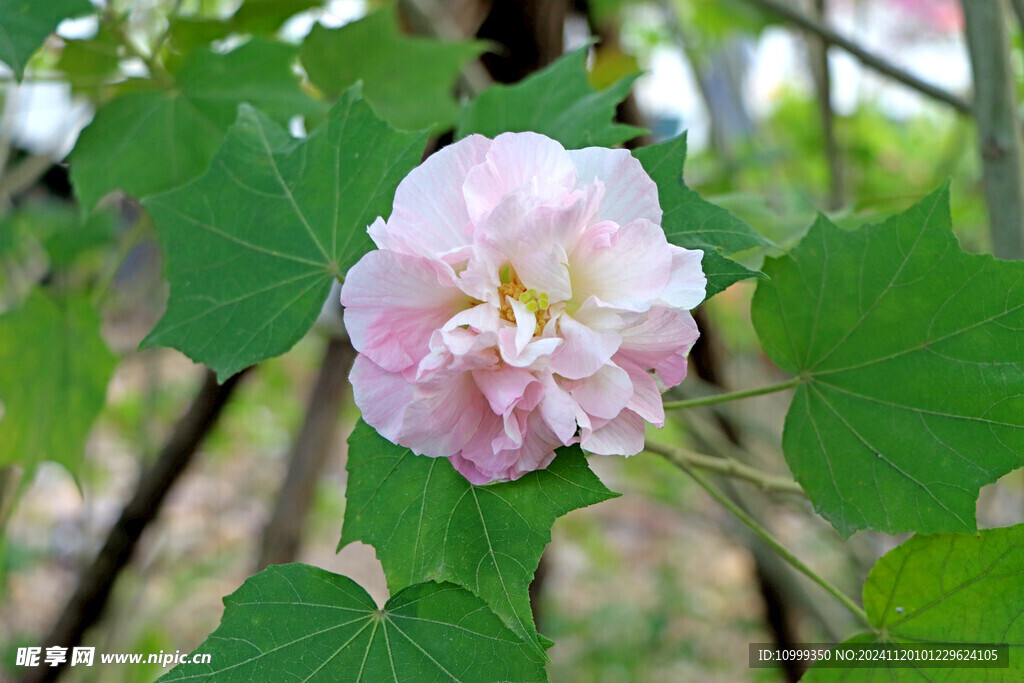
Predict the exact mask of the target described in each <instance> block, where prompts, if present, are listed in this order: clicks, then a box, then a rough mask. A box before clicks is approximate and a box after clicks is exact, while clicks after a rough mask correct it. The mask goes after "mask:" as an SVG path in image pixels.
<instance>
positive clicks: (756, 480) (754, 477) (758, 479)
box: [644, 441, 807, 496]
mask: <svg viewBox="0 0 1024 683" xmlns="http://www.w3.org/2000/svg"><path fill="white" fill-rule="evenodd" d="M644 450H646V451H650V452H651V453H654V454H656V455H660V456H661V457H663V458H665V459H666V460H668V461H669V462H670V463H672V464H674V465H677V466H679V463H686V464H687V465H689V466H691V467H697V468H700V469H702V470H709V471H711V472H715V473H717V474H724V475H726V476H729V477H734V478H736V479H743V480H744V481H748V482H750V483H752V484H756V485H757V486H758V487H759V488H761V489H762V490H764V491H776V492H778V493H790V494H793V495H797V496H806V495H807V494H806V493H805V492H804V490H803V488H801V486H800V484H798V483H796V482H795V481H793V480H792V479H787V478H786V477H777V476H774V475H772V474H768V473H767V472H762V471H761V470H759V469H757V468H756V467H751V466H750V465H747V464H744V463H742V462H740V461H739V460H735V459H733V458H728V457H717V456H713V455H704V454H703V453H696V452H694V451H690V450H686V449H685V448H676V447H674V446H668V445H666V444H660V443H652V442H650V441H648V442H647V443H645V444H644Z"/></svg>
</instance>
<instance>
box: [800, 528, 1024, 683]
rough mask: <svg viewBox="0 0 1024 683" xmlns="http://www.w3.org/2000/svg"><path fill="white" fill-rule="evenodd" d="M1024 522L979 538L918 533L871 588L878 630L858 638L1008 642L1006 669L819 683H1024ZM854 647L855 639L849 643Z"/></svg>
mask: <svg viewBox="0 0 1024 683" xmlns="http://www.w3.org/2000/svg"><path fill="white" fill-rule="evenodd" d="M1022 576H1024V525H1019V524H1018V525H1017V526H1013V527H1008V528H1004V529H988V530H983V531H980V532H978V533H977V534H976V535H975V534H970V535H968V534H941V535H936V536H915V537H913V538H911V539H910V540H909V541H907V542H905V543H903V544H902V545H900V546H899V547H898V548H896V549H895V550H892V551H890V552H889V553H888V554H886V555H885V556H884V557H883V558H882V559H880V560H879V561H878V563H877V564H876V565H875V566H874V568H873V569H872V570H871V573H870V574H869V575H868V580H867V583H866V584H865V585H864V609H865V610H866V611H867V613H868V618H869V619H870V621H871V625H872V626H873V627H874V628H875V632H873V633H866V634H860V635H858V636H855V637H854V639H851V641H854V640H855V641H856V642H861V643H865V642H896V643H919V642H932V643H958V644H971V643H986V644H990V643H1007V644H1009V646H1010V658H1009V660H1010V667H1009V668H1008V669H1007V668H998V669H984V670H981V669H969V668H964V669H936V668H924V669H920V670H918V669H913V668H910V669H904V668H889V667H888V666H885V665H884V664H882V665H880V666H878V667H877V668H872V669H827V668H817V667H815V668H813V669H812V670H811V672H809V673H808V675H807V676H806V677H805V678H804V679H803V680H805V681H807V682H808V683H810V682H811V681H832V680H843V681H873V680H877V681H921V680H935V681H980V680H984V681H1020V680H1022V679H1024V620H1022V619H1021V618H1020V615H1021V605H1024V581H1022V580H1021V577H1022ZM848 642H850V641H848Z"/></svg>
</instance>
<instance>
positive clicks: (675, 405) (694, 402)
mask: <svg viewBox="0 0 1024 683" xmlns="http://www.w3.org/2000/svg"><path fill="white" fill-rule="evenodd" d="M803 381H804V380H803V378H801V377H794V378H792V379H788V380H786V381H785V382H779V383H778V384H772V385H770V386H767V387H759V388H757V389H744V390H743V391H730V392H728V393H725V394H714V395H712V396H701V397H699V398H688V399H685V400H682V401H666V402H665V405H664V407H665V410H679V409H681V408H696V407H698V406H712V405H715V404H716V403H725V402H727V401H738V400H739V399H741V398H750V397H752V396H763V395H764V394H774V393H775V392H777V391H785V390H786V389H792V388H793V387H795V386H797V385H799V384H800V383H801V382H803Z"/></svg>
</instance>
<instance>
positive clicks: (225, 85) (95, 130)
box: [69, 38, 320, 209]
mask: <svg viewBox="0 0 1024 683" xmlns="http://www.w3.org/2000/svg"><path fill="white" fill-rule="evenodd" d="M294 59H295V48H294V47H293V46H291V45H285V44H284V43H276V42H271V41H268V40H264V39H262V38H254V39H252V40H250V41H249V42H248V43H246V44H245V45H243V46H242V47H239V48H238V49H236V50H233V51H231V52H228V53H226V54H221V53H218V52H212V51H210V50H209V49H206V50H197V51H195V52H192V53H190V54H189V55H188V57H187V58H186V59H185V61H184V63H183V64H182V66H181V68H180V69H179V70H178V71H177V72H175V74H174V82H173V83H172V84H170V85H169V86H168V87H167V89H163V90H158V89H148V90H137V91H132V92H128V93H125V94H123V95H121V96H120V97H117V98H115V99H113V100H111V101H110V102H108V103H107V104H105V105H104V106H102V107H100V108H99V110H97V112H96V116H95V118H94V119H93V121H92V123H90V124H89V125H88V126H87V127H86V128H85V129H84V130H83V131H82V134H81V136H80V137H79V139H78V143H77V144H76V145H75V149H74V150H72V152H71V156H70V158H69V160H70V162H71V182H72V184H73V185H74V187H75V193H76V195H77V196H78V198H79V200H80V201H81V203H82V205H83V206H84V207H85V208H86V209H91V208H92V207H93V206H95V204H96V202H98V201H99V200H100V199H101V198H102V197H103V196H104V195H106V194H107V193H108V192H111V191H113V190H116V189H121V190H124V191H125V192H127V193H128V194H130V195H132V196H135V197H138V198H142V197H148V196H151V195H153V194H156V193H158V192H163V191H165V190H169V189H171V188H173V187H177V186H179V185H182V184H183V183H185V182H188V181H189V180H192V179H194V178H195V177H197V176H199V175H200V174H202V173H203V172H204V171H205V170H206V169H207V167H208V166H209V164H210V159H212V158H213V155H214V153H215V152H216V151H217V148H218V147H220V145H221V142H222V141H223V140H224V135H225V133H226V132H227V129H228V128H229V127H230V126H231V124H232V123H234V121H235V118H236V116H237V115H238V105H239V104H240V103H242V102H247V103H249V104H252V105H253V106H255V107H257V108H259V109H260V110H261V111H263V112H264V113H266V114H267V115H269V116H270V117H271V118H273V119H274V120H275V121H278V122H282V123H283V122H287V121H288V120H289V119H290V118H291V117H292V116H295V115H299V114H311V113H315V112H317V111H319V110H320V106H319V105H318V103H316V102H315V101H313V100H312V99H311V98H310V97H309V95H307V94H306V93H305V92H304V91H303V90H302V88H301V86H300V85H299V82H298V79H297V78H296V76H295V75H294V74H293V73H292V62H293V61H294ZM151 87H155V85H152V84H151Z"/></svg>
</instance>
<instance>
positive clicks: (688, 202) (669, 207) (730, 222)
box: [633, 134, 771, 298]
mask: <svg viewBox="0 0 1024 683" xmlns="http://www.w3.org/2000/svg"><path fill="white" fill-rule="evenodd" d="M633 156H634V157H636V159H637V160H638V161H639V162H640V164H641V165H642V166H643V167H644V170H645V171H647V175H649V176H651V178H652V179H653V180H654V182H655V183H657V184H658V201H659V202H660V203H661V209H662V211H663V212H664V214H663V216H662V219H661V224H662V227H663V228H664V229H665V236H666V237H667V238H668V241H669V242H671V243H672V244H675V245H677V246H680V247H684V248H686V249H703V250H704V260H703V261H702V262H701V266H702V267H703V268H704V274H705V275H707V278H708V287H707V296H708V298H710V297H712V296H714V295H715V294H717V293H718V292H720V291H722V290H724V289H725V288H727V287H728V286H729V285H731V284H733V283H734V282H738V281H740V280H745V279H747V278H751V277H758V276H760V277H763V275H762V274H761V273H760V272H758V271H754V270H750V269H748V268H746V267H744V266H742V265H740V264H739V263H736V262H735V261H732V260H730V259H727V258H726V257H725V256H724V254H734V253H736V252H739V251H744V250H746V249H753V248H755V247H764V246H770V245H771V242H770V241H769V240H768V239H766V238H764V237H762V236H761V235H759V234H758V233H757V232H755V231H754V229H753V228H751V227H750V226H749V225H747V224H746V222H744V221H743V220H741V219H739V218H737V217H736V216H734V215H733V214H731V213H729V212H728V211H726V210H725V209H723V208H721V207H718V206H715V205H714V204H712V203H710V202H707V201H705V200H703V199H701V197H700V195H699V194H697V193H696V192H694V191H693V190H691V189H690V188H688V187H687V186H686V183H685V182H684V181H683V163H684V161H685V160H686V135H685V134H684V135H680V136H679V137H676V138H673V139H672V140H668V141H667V142H662V143H660V144H657V145H650V146H647V147H641V148H639V149H636V150H634V151H633Z"/></svg>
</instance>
